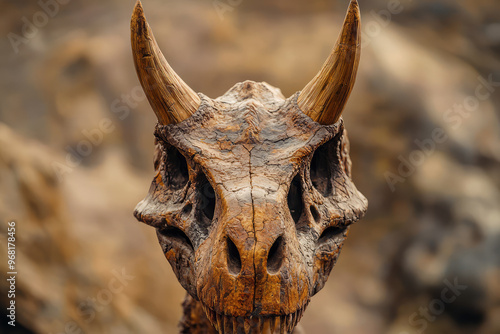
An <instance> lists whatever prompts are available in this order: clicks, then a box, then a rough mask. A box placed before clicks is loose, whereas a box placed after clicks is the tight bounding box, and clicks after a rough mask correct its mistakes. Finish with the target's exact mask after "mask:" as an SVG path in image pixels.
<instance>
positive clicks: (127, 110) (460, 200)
mask: <svg viewBox="0 0 500 334" xmlns="http://www.w3.org/2000/svg"><path fill="white" fill-rule="evenodd" d="M133 5H134V0H125V1H124V0H121V1H118V0H108V1H97V0H86V1H83V0H64V1H63V0H58V2H56V1H55V0H42V1H35V0H16V1H8V0H1V1H0V13H1V15H2V20H0V35H1V36H2V39H1V40H0V50H1V52H0V57H1V58H0V64H1V66H0V232H1V234H2V236H0V247H1V248H2V251H1V252H0V272H1V273H2V280H1V282H0V290H1V291H0V304H1V308H2V313H6V312H7V311H6V307H7V305H8V302H9V301H8V299H7V290H8V285H7V281H6V280H5V279H4V278H5V275H6V272H7V271H8V270H7V257H6V252H5V250H6V248H7V245H6V235H7V222H8V221H10V220H15V221H16V222H17V241H16V244H17V252H18V254H17V266H18V268H17V269H18V277H17V293H16V302H17V319H16V320H17V326H16V327H15V328H12V327H10V326H7V324H6V323H7V320H6V317H5V316H2V321H1V322H0V332H2V333H47V334H49V333H54V334H60V333H67V334H70V333H71V334H72V333H120V334H122V333H151V334H154V333H176V326H177V321H178V320H179V318H180V315H181V307H180V303H181V301H182V299H183V296H184V292H183V290H182V288H181V287H180V285H179V284H178V283H177V281H176V279H175V277H174V276H173V274H172V272H171V270H170V267H169V265H168V263H167V261H166V260H165V259H164V257H163V255H162V253H161V250H160V247H159V246H158V244H157V242H156V236H155V233H154V230H153V229H152V228H149V227H147V226H143V225H141V224H140V223H138V222H136V221H135V219H134V218H133V216H132V211H133V208H134V206H135V204H136V203H138V202H139V201H140V200H141V199H142V198H143V196H144V195H145V194H146V192H147V189H148V185H149V183H150V181H151V179H152V175H153V168H152V152H153V128H154V125H155V116H154V114H153V112H152V111H151V109H150V107H149V105H148V102H147V101H146V100H145V99H144V96H143V95H142V94H141V90H140V89H139V88H138V87H139V86H138V85H139V83H138V80H137V79H136V76H135V71H134V68H133V63H132V57H131V51H130V45H129V44H130V42H129V41H130V37H129V20H130V15H131V12H132V8H133ZM143 5H144V7H145V11H146V15H147V16H148V20H149V23H150V25H151V26H152V28H153V30H154V31H155V34H156V37H157V40H158V41H159V43H160V46H161V47H162V49H163V51H164V54H165V56H166V58H167V59H168V60H169V62H170V64H171V65H172V66H173V67H174V68H175V70H176V71H177V72H178V73H179V74H180V75H181V76H182V77H183V78H184V80H185V81H186V82H187V83H188V84H189V85H190V86H191V87H192V88H193V89H194V90H195V91H201V92H204V93H205V94H206V95H208V96H210V97H217V96H219V95H221V94H223V93H224V92H225V91H226V90H227V89H229V88H230V87H231V86H232V85H233V84H234V83H236V82H238V81H243V80H246V79H251V80H255V81H266V82H269V83H270V84H272V85H274V86H277V87H280V88H281V89H282V91H283V93H284V94H285V95H286V96H289V95H291V94H293V93H294V92H296V91H298V90H300V89H302V87H303V86H304V85H305V84H306V83H307V82H308V81H309V80H310V79H311V78H312V77H313V76H314V75H315V74H316V72H317V71H318V69H319V68H320V66H321V65H322V63H323V61H324V59H326V57H327V55H328V54H329V52H330V49H331V47H332V46H333V44H334V42H335V40H336V37H337V34H338V31H339V29H340V25H341V22H342V20H343V17H344V14H345V11H346V8H347V5H348V1H347V0H342V1H340V0H335V1H334V0H311V1H299V0H286V1H285V0H266V1H264V0H252V1H250V0H241V1H239V0H220V1H219V0H215V1H214V0H192V1H181V0H144V1H143ZM360 6H361V8H362V15H363V27H364V28H363V43H364V45H363V55H362V60H361V66H360V70H359V76H358V81H357V83H356V86H355V89H354V92H353V94H352V97H351V100H350V102H349V104H348V106H347V108H346V111H345V114H344V115H345V116H344V119H345V121H346V126H347V128H348V130H349V133H350V137H351V146H352V160H353V163H354V179H355V181H356V184H357V185H358V188H359V189H360V190H361V191H362V192H363V193H364V194H365V195H366V196H367V197H368V200H369V202H370V207H369V211H368V215H367V217H366V218H365V219H364V220H362V221H361V222H360V223H359V224H357V225H356V226H355V227H353V229H352V231H351V234H350V238H349V239H348V241H347V243H346V245H345V247H344V250H343V253H342V256H341V257H340V260H339V262H338V264H337V266H336V267H335V268H334V270H333V273H332V275H331V277H330V280H329V282H328V284H327V286H326V287H325V289H324V290H323V291H322V292H321V293H319V294H318V295H317V296H316V297H315V298H314V299H313V301H312V303H311V305H310V307H309V309H308V311H307V312H306V314H305V316H304V319H303V321H302V324H303V326H304V328H305V329H306V332H307V333H318V334H330V333H333V334H335V333H339V334H340V333H342V334H344V333H349V334H377V333H381V334H386V333H389V334H413V333H438V334H439V333H454V334H462V333H464V334H465V333H477V334H495V333H500V122H499V116H500V113H499V106H500V93H499V92H500V3H499V2H498V1H495V0H474V1H472V0H463V1H456V0H433V1H430V0H421V1H411V0H400V1H397V0H375V1H373V0H372V1H363V0H360ZM377 13H378V14H377ZM89 137H90V138H92V139H93V142H92V143H91V145H84V144H82V143H83V142H84V141H88V138H89ZM79 152H83V153H79Z"/></svg>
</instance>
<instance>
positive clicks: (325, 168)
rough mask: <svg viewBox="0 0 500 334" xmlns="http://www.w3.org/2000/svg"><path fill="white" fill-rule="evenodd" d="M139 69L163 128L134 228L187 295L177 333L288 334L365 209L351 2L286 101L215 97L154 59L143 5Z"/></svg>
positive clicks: (136, 29)
mask: <svg viewBox="0 0 500 334" xmlns="http://www.w3.org/2000/svg"><path fill="white" fill-rule="evenodd" d="M131 28H132V48H133V53H134V61H135V66H136V70H137V73H138V76H139V79H140V81H141V84H142V86H143V88H144V90H145V92H146V95H147V96H148V99H149V101H150V104H151V106H152V108H153V110H154V111H155V113H156V115H157V118H158V125H157V126H156V130H155V138H156V151H155V159H154V166H155V170H156V176H155V177H154V179H153V182H152V185H151V188H150V190H149V193H148V195H147V197H146V198H145V199H144V200H143V201H142V202H140V203H139V204H138V206H137V208H136V210H135V216H136V218H137V219H138V220H140V221H141V222H144V223H146V224H148V225H151V226H153V227H155V228H156V232H157V236H158V240H159V242H160V245H161V247H162V249H163V252H164V254H165V256H166V258H167V259H168V261H169V262H170V264H171V266H172V268H173V271H174V272H175V275H176V276H177V278H178V280H179V282H180V283H181V285H182V286H183V287H184V289H185V290H186V291H187V292H188V297H187V299H186V302H185V303H184V312H185V314H184V319H183V322H182V324H181V327H182V328H183V329H182V332H183V333H291V332H292V331H293V330H294V328H295V326H296V325H297V323H298V321H299V320H300V318H301V317H302V314H303V311H304V310H305V308H306V306H307V305H308V303H309V301H310V298H311V297H312V296H313V295H314V294H316V293H317V292H318V291H319V290H321V288H322V287H323V286H324V284H325V282H326V280H327V278H328V276H329V274H330V271H331V269H332V268H333V266H334V265H335V262H336V260H337V258H338V256H339V253H340V250H341V248H342V245H343V243H344V240H345V238H346V237H347V234H348V231H349V226H350V225H351V224H352V223H354V222H356V221H357V220H359V219H360V218H361V217H362V216H363V215H364V213H365V211H366V209H367V201H366V199H365V198H364V197H363V195H362V194H361V193H360V192H359V191H358V190H357V189H356V187H355V185H354V184H353V182H352V180H351V161H350V158H349V141H348V138H347V132H346V130H345V129H344V124H343V120H342V119H341V118H340V116H341V113H342V110H343V108H344V106H345V104H346V102H347V99H348V97H349V94H350V92H351V90H352V87H353V85H354V81H355V76H356V72H357V67H358V63H359V55H360V19H359V8H358V4H357V1H351V4H350V7H349V10H348V13H347V17H346V20H345V22H344V26H343V31H342V33H341V35H340V37H339V40H338V41H337V45H336V46H335V48H334V51H333V52H332V54H331V55H330V57H329V58H328V60H327V61H326V63H325V64H324V66H323V68H322V69H321V71H320V72H319V73H318V75H317V76H316V77H315V78H314V79H313V80H312V81H311V82H310V83H309V84H308V85H307V86H306V87H305V88H304V90H302V91H301V92H300V93H297V94H295V95H293V96H291V97H290V98H288V99H286V98H285V97H284V96H283V95H282V94H281V92H280V90H279V89H277V88H274V87H272V86H270V85H269V84H267V83H255V82H252V81H245V82H243V83H238V84H236V85H235V86H234V87H233V88H231V89H230V90H229V91H228V92H227V93H226V94H224V95H223V96H221V97H219V98H217V99H210V98H208V97H206V96H204V95H203V94H196V93H194V92H193V91H192V90H191V88H189V86H187V85H186V84H185V83H184V82H183V81H182V79H181V78H180V77H179V76H178V75H177V74H176V73H175V72H174V71H173V70H172V69H171V67H170V66H169V65H168V63H167V61H166V60H165V58H164V57H163V55H162V54H161V51H160V50H159V48H158V46H157V44H156V42H155V40H154V37H153V34H152V32H151V30H150V28H149V26H148V24H147V23H146V19H145V17H144V13H143V9H142V6H141V3H140V2H139V1H138V2H137V4H136V7H135V10H134V15H133V17H132V25H131Z"/></svg>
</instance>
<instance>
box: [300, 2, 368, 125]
mask: <svg viewBox="0 0 500 334" xmlns="http://www.w3.org/2000/svg"><path fill="white" fill-rule="evenodd" d="M360 55H361V15H360V13H359V6H358V2H357V1H356V0H351V3H350V5H349V10H348V11H347V16H346V18H345V21H344V26H343V28H342V32H341V33H340V36H339V38H338V40H337V43H336V45H335V47H334V49H333V51H332V53H331V54H330V56H329V57H328V59H327V60H326V62H325V64H324V65H323V68H322V69H321V71H319V73H318V74H317V75H316V76H315V77H314V79H312V80H311V82H309V83H308V84H307V86H306V87H305V88H304V89H303V90H302V92H301V93H300V95H299V97H298V100H297V103H298V105H299V107H300V109H301V110H302V111H303V112H304V113H305V114H306V115H308V116H309V117H311V118H312V119H313V120H314V121H316V122H318V123H320V124H324V125H328V124H334V123H336V122H337V121H338V119H339V118H340V116H341V115H342V110H343V109H344V106H345V105H346V103H347V100H348V99H349V95H350V94H351V90H352V87H353V86H354V82H355V81H356V73H357V71H358V64H359V58H360Z"/></svg>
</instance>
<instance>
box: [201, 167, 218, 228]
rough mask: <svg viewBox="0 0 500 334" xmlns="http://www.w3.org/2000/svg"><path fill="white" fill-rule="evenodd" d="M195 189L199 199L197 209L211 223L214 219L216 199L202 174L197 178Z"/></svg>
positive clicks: (212, 189)
mask: <svg viewBox="0 0 500 334" xmlns="http://www.w3.org/2000/svg"><path fill="white" fill-rule="evenodd" d="M197 189H198V194H199V198H200V207H199V209H200V210H201V212H202V213H203V215H205V217H206V218H208V219H209V220H210V221H211V220H212V219H213V218H214V213H215V199H216V197H215V191H214V188H213V187H212V185H211V184H210V182H209V181H208V179H207V177H206V176H205V174H203V173H200V175H199V177H198V186H197Z"/></svg>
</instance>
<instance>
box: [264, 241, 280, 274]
mask: <svg viewBox="0 0 500 334" xmlns="http://www.w3.org/2000/svg"><path fill="white" fill-rule="evenodd" d="M283 247H284V242H283V237H281V236H280V237H279V238H278V239H276V241H275V242H274V244H273V246H272V247H271V249H270V250H269V255H268V257H267V271H268V272H269V273H270V274H276V273H277V272H278V271H279V270H280V268H281V264H282V263H283Z"/></svg>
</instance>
